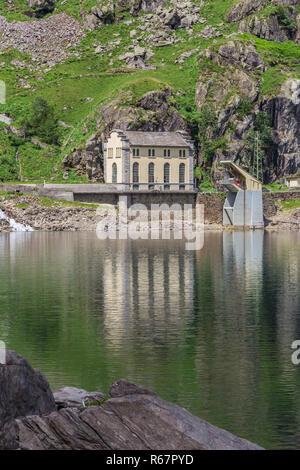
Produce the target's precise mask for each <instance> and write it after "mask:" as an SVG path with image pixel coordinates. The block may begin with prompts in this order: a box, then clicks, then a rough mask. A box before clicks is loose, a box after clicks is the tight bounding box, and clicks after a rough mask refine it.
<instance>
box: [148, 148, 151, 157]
mask: <svg viewBox="0 0 300 470" xmlns="http://www.w3.org/2000/svg"><path fill="white" fill-rule="evenodd" d="M148 157H151V149H148Z"/></svg>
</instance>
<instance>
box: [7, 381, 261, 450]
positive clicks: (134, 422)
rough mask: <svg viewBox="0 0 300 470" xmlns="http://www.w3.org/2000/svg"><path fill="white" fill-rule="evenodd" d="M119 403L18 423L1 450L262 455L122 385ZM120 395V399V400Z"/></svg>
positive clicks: (115, 388) (111, 401)
mask: <svg viewBox="0 0 300 470" xmlns="http://www.w3.org/2000/svg"><path fill="white" fill-rule="evenodd" d="M111 392H112V394H115V393H116V394H117V397H116V398H111V399H109V400H107V401H106V402H105V403H104V404H103V405H102V406H90V407H88V408H87V409H86V410H84V411H82V412H80V411H79V410H76V409H74V408H69V409H62V410H60V411H57V412H53V413H51V414H49V415H48V416H43V417H41V416H31V417H26V418H23V419H17V420H15V422H14V426H11V427H10V428H9V429H8V430H7V434H6V435H5V438H4V441H3V444H2V446H3V448H10V449H24V450H25V449H28V450H29V449H34V450H53V449H57V450H66V449H74V450H80V449H89V450H91V449H94V450H109V449H111V450H144V449H145V450H146V449H151V450H193V449H195V450H196V449H198V450H215V449H223V450H225V449H236V450H242V449H243V450H259V449H261V447H259V446H258V445H256V444H253V443H251V442H249V441H247V440H244V439H241V438H239V437H236V436H234V435H233V434H231V433H229V432H227V431H224V430H223V429H220V428H217V427H215V426H213V425H211V424H209V423H208V422H206V421H203V420H202V419H200V418H197V417H196V416H193V415H192V414H191V413H189V412H188V411H187V410H185V409H184V408H181V407H179V406H177V405H173V404H171V403H168V402H167V401H165V400H163V399H162V398H160V397H158V396H157V395H155V394H153V393H152V392H148V391H147V390H144V389H142V388H140V387H137V386H135V385H134V384H131V383H126V381H125V380H121V381H119V382H117V383H116V384H113V386H112V387H111ZM120 393H121V395H120Z"/></svg>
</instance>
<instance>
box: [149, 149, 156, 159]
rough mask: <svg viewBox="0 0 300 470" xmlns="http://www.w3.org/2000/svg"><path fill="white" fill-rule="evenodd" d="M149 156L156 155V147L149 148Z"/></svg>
mask: <svg viewBox="0 0 300 470" xmlns="http://www.w3.org/2000/svg"><path fill="white" fill-rule="evenodd" d="M148 157H155V149H149V150H148Z"/></svg>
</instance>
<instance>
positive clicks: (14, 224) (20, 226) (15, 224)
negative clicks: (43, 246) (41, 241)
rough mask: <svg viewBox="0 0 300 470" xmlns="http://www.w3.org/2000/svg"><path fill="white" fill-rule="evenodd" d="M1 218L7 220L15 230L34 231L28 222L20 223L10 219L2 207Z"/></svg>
mask: <svg viewBox="0 0 300 470" xmlns="http://www.w3.org/2000/svg"><path fill="white" fill-rule="evenodd" d="M0 219H4V220H7V222H8V223H9V225H10V227H11V228H12V230H13V232H33V231H34V230H33V228H31V227H30V226H29V225H26V224H19V223H18V222H16V221H15V220H14V219H10V218H9V217H8V216H7V215H6V214H5V213H4V212H3V211H2V210H1V209H0Z"/></svg>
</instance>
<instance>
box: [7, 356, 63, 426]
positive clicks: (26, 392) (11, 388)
mask: <svg viewBox="0 0 300 470" xmlns="http://www.w3.org/2000/svg"><path fill="white" fill-rule="evenodd" d="M0 384H1V386H0V427H1V426H4V425H5V424H6V423H8V422H10V421H11V420H13V419H15V418H18V417H22V416H27V415H40V414H47V413H51V411H54V410H56V405H55V401H54V397H53V394H52V392H51V390H50V387H49V384H48V382H47V380H46V378H45V377H44V376H43V375H42V374H41V373H40V372H39V371H37V370H35V369H33V368H32V367H31V365H30V364H29V363H28V362H27V361H26V359H24V358H23V357H22V356H20V355H19V354H17V353H16V352H14V351H7V352H6V364H0Z"/></svg>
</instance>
